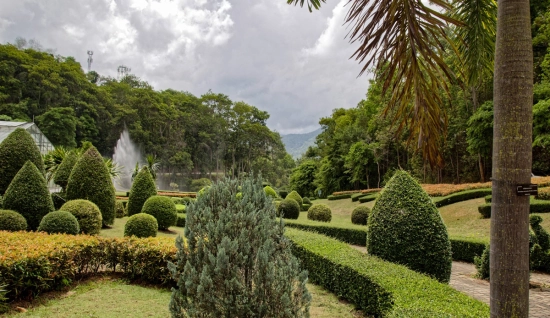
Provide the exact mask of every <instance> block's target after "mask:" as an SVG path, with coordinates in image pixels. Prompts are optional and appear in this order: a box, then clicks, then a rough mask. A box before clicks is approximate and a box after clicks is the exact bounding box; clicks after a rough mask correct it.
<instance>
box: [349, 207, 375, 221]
mask: <svg viewBox="0 0 550 318" xmlns="http://www.w3.org/2000/svg"><path fill="white" fill-rule="evenodd" d="M369 214H370V209H369V207H368V206H364V205H358V206H356V207H355V209H353V212H352V213H351V223H353V224H359V225H367V220H368V219H369Z"/></svg>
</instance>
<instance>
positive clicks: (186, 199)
mask: <svg viewBox="0 0 550 318" xmlns="http://www.w3.org/2000/svg"><path fill="white" fill-rule="evenodd" d="M172 200H173V201H174V203H175V204H183V205H189V204H191V203H193V202H195V200H196V199H193V198H190V197H183V198H172Z"/></svg>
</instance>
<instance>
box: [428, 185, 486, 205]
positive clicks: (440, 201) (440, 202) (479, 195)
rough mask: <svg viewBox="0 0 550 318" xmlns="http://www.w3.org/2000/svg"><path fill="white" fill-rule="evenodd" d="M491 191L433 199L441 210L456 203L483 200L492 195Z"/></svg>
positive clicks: (468, 192)
mask: <svg viewBox="0 0 550 318" xmlns="http://www.w3.org/2000/svg"><path fill="white" fill-rule="evenodd" d="M491 192H492V191H491V189H490V188H489V189H475V190H466V191H462V192H458V193H453V194H451V195H448V196H444V197H436V198H434V199H433V201H434V203H435V206H436V207H438V208H440V207H442V206H446V205H449V204H453V203H456V202H461V201H466V200H471V199H477V198H483V197H485V196H487V195H490V194H491Z"/></svg>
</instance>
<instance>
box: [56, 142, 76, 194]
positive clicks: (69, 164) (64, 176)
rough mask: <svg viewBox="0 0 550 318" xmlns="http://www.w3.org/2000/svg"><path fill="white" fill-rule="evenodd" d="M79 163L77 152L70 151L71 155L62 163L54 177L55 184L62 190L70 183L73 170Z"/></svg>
mask: <svg viewBox="0 0 550 318" xmlns="http://www.w3.org/2000/svg"><path fill="white" fill-rule="evenodd" d="M77 161H78V155H77V154H76V152H75V151H74V150H73V151H69V153H68V154H67V155H66V156H65V158H63V161H61V164H60V165H59V167H58V168H57V171H56V172H55V175H54V177H53V182H54V183H55V184H57V185H59V186H60V187H61V188H63V189H66V188H67V183H68V182H69V177H70V176H71V172H72V171H73V168H74V166H75V164H76V162H77Z"/></svg>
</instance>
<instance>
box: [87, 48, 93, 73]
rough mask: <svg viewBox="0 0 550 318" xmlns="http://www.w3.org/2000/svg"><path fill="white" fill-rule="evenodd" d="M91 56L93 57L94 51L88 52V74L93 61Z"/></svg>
mask: <svg viewBox="0 0 550 318" xmlns="http://www.w3.org/2000/svg"><path fill="white" fill-rule="evenodd" d="M92 55H94V51H91V50H88V72H89V71H90V70H91V69H92V62H93V61H94V59H93V58H92Z"/></svg>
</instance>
